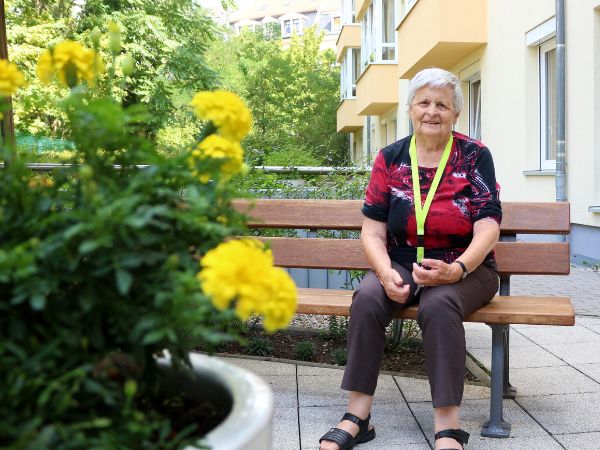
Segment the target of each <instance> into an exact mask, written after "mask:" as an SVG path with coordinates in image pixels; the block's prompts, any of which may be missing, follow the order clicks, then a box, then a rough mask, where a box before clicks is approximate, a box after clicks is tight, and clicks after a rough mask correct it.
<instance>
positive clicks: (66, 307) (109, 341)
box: [0, 88, 243, 449]
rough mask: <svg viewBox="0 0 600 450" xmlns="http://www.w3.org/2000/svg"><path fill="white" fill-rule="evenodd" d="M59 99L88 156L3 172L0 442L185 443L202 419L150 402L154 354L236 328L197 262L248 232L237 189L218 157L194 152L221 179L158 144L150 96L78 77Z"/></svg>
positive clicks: (23, 445)
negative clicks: (223, 176) (65, 164)
mask: <svg viewBox="0 0 600 450" xmlns="http://www.w3.org/2000/svg"><path fill="white" fill-rule="evenodd" d="M56 104H59V103H56ZM60 105H61V107H63V108H64V113H62V115H61V117H64V118H65V120H68V122H69V124H68V126H69V129H71V130H72V133H71V139H72V140H73V142H74V144H75V148H76V150H75V151H74V154H73V158H72V161H73V162H80V163H82V165H81V166H79V167H77V166H75V167H72V168H64V169H62V170H58V171H55V172H54V173H53V174H52V178H47V177H44V176H40V175H36V174H33V173H32V172H30V171H29V170H28V169H27V168H26V167H25V166H24V164H23V163H22V161H20V160H18V161H16V162H12V163H11V164H10V165H9V167H8V168H6V169H4V170H2V171H0V236H2V240H1V241H0V367H2V370H1V371H0V386H2V401H1V402H0V417H2V420H1V421H0V446H2V448H7V449H38V448H39V449H41V448H43V449H82V448H91V449H109V448H110V449H113V448H118V449H139V448H145V449H170V448H180V447H182V446H184V445H186V444H187V443H189V442H191V438H190V433H191V432H192V431H193V430H194V429H195V428H196V427H195V425H190V426H189V427H183V428H179V429H174V428H173V423H172V422H171V421H170V419H169V418H168V417H166V416H164V415H163V414H162V413H160V412H159V411H158V410H157V409H155V408H149V407H148V398H151V397H152V396H153V394H154V393H155V392H156V390H157V381H158V378H157V370H156V366H155V357H156V355H158V354H160V353H161V352H163V350H167V351H168V352H169V353H170V354H171V355H172V357H173V361H174V364H175V366H182V365H185V364H186V361H187V353H188V351H189V349H191V348H193V347H196V346H198V345H202V344H204V345H206V346H210V345H212V346H216V345H218V344H219V343H221V342H224V341H227V340H231V339H234V337H235V333H236V330H234V324H235V322H236V321H235V320H233V319H234V313H233V311H230V310H226V311H224V312H221V311H218V310H216V309H215V308H214V307H213V305H212V303H211V301H210V299H209V298H208V297H207V296H205V295H204V294H203V293H202V291H201V289H200V286H199V282H198V280H197V278H196V274H197V272H198V270H199V265H198V260H199V258H200V257H201V256H202V255H203V254H204V253H205V252H206V251H208V250H209V249H211V248H213V247H215V246H216V245H217V244H219V243H220V242H222V241H223V240H224V239H225V238H227V237H229V236H232V235H239V234H240V233H242V232H243V218H242V217H240V216H239V215H237V214H236V213H235V211H234V210H233V209H232V208H231V205H230V201H231V199H232V198H233V197H235V196H238V194H237V193H236V192H235V191H234V190H233V188H232V187H231V186H230V185H229V184H226V183H224V182H222V181H221V180H220V176H219V171H218V167H217V166H216V165H215V164H214V163H213V164H212V165H211V164H210V163H208V162H207V163H206V167H202V166H200V164H202V163H201V162H199V163H198V164H199V166H198V170H200V171H202V172H206V173H208V174H210V176H211V177H212V179H213V180H214V182H211V183H207V184H200V183H198V181H197V177H196V176H195V175H193V174H192V173H191V172H190V170H188V168H187V167H188V166H187V164H186V160H185V158H186V154H185V153H184V152H182V153H181V154H179V155H177V156H174V157H169V158H167V157H165V156H164V155H162V154H161V153H159V152H157V151H156V149H155V147H154V145H153V144H152V142H150V141H148V140H147V139H146V138H144V135H143V133H140V130H141V129H143V128H144V127H145V125H146V122H145V120H146V119H147V118H149V114H148V112H147V111H146V109H145V108H143V107H139V106H135V105H128V106H121V105H120V104H119V103H117V102H116V101H115V100H113V99H101V98H99V97H97V96H95V95H92V94H90V93H88V92H86V91H85V90H84V89H81V88H77V89H74V90H73V91H72V92H71V93H70V95H69V97H68V98H67V99H66V100H64V101H62V102H61V103H60ZM140 163H151V165H150V166H149V167H148V168H146V169H137V168H136V167H135V165H136V164H140ZM112 164H118V165H120V166H121V169H120V170H115V169H114V168H113V167H112ZM184 194H185V195H184ZM217 218H219V219H217ZM224 223H226V224H227V225H224Z"/></svg>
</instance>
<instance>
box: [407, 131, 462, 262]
mask: <svg viewBox="0 0 600 450" xmlns="http://www.w3.org/2000/svg"><path fill="white" fill-rule="evenodd" d="M450 150H452V136H450V140H449V141H448V143H447V144H446V148H445V149H444V153H442V159H440V164H439V165H438V168H437V170H436V171H435V176H434V177H433V182H432V183H431V187H430V188H429V192H427V197H426V198H425V204H424V205H421V183H420V182H419V162H418V161H417V142H416V138H415V135H414V134H413V137H412V139H411V140H410V147H409V150H408V153H409V155H410V166H411V169H412V184H413V194H414V199H415V218H416V220H417V262H418V263H420V262H421V261H422V260H423V257H424V256H425V247H424V242H425V219H427V213H428V212H429V207H430V206H431V202H432V201H433V197H434V195H435V191H437V188H438V185H439V184H440V179H441V178H442V173H444V169H445V168H446V163H447V162H448V158H449V157H450Z"/></svg>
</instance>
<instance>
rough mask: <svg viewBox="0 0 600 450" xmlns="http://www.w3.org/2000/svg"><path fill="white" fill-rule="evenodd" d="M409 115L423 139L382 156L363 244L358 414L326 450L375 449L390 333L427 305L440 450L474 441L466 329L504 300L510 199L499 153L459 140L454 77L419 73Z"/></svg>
mask: <svg viewBox="0 0 600 450" xmlns="http://www.w3.org/2000/svg"><path fill="white" fill-rule="evenodd" d="M407 103H408V113H409V116H410V119H411V121H412V125H413V128H414V135H412V136H408V137H406V138H404V139H402V140H400V141H398V142H395V143H393V144H392V145H389V146H388V147H385V148H384V149H382V150H381V151H380V152H379V154H378V155H377V157H376V159H375V162H374V165H373V170H372V173H371V179H370V182H369V186H368V188H367V192H366V199H365V203H364V206H363V209H362V212H363V214H364V216H365V217H364V220H363V226H362V234H361V240H362V243H363V246H364V249H365V254H366V256H367V259H368V261H369V263H370V265H371V270H370V271H368V272H367V274H366V275H365V277H364V279H363V280H362V282H361V283H360V286H359V287H358V289H357V290H356V292H355V293H354V297H353V300H352V307H351V310H350V324H349V328H348V364H347V366H346V370H345V372H344V377H343V380H342V389H344V390H347V391H349V400H348V408H347V411H348V412H347V413H346V414H344V416H343V418H342V421H341V422H340V423H339V424H338V425H337V426H336V427H335V428H332V429H331V430H330V431H328V432H327V433H326V434H325V435H324V436H323V437H322V438H321V440H320V445H321V449H323V450H328V449H348V448H352V447H353V446H354V445H356V444H359V443H362V442H368V441H370V440H372V439H374V438H375V430H374V428H373V426H372V425H369V420H370V418H371V414H370V411H371V405H372V402H373V394H374V392H375V387H376V385H377V377H378V375H379V369H380V366H381V360H382V357H383V350H384V344H385V328H386V327H387V325H388V324H389V323H390V321H391V320H392V318H393V316H394V314H396V313H397V312H398V311H400V310H401V309H403V308H405V307H406V306H407V305H410V304H412V303H417V302H418V304H419V309H418V316H417V321H418V324H419V326H420V328H421V330H422V333H423V347H424V350H425V358H426V363H427V372H428V375H429V384H430V388H431V397H432V400H433V408H434V411H433V413H434V427H435V440H436V442H435V448H436V449H450V448H458V449H461V448H463V444H465V443H467V441H468V438H469V434H468V433H466V432H464V431H462V430H461V429H460V424H459V406H460V404H461V400H462V395H463V382H464V371H465V356H466V346H465V332H464V328H463V319H464V318H465V316H468V315H469V314H470V313H472V312H473V311H475V310H477V309H478V308H480V307H482V306H483V305H485V304H486V303H488V302H489V301H490V300H491V299H492V298H493V297H494V295H495V293H496V291H497V289H498V275H497V273H496V265H495V261H494V252H493V248H494V246H495V244H496V242H497V240H498V236H499V224H500V221H501V218H502V210H501V206H500V200H499V197H498V194H499V193H498V189H499V188H498V186H497V184H496V178H495V174H494V163H493V161H492V155H491V153H490V151H489V150H488V149H487V147H485V146H484V145H483V144H482V143H481V142H478V141H476V140H473V139H470V138H469V137H467V136H464V135H462V134H459V133H455V132H453V131H452V126H453V125H454V124H455V123H456V121H457V119H458V115H459V114H460V111H461V109H462V106H463V99H462V93H461V90H460V83H459V80H458V79H457V78H456V76H454V75H453V74H452V73H450V72H447V71H445V70H442V69H426V70H423V71H421V72H419V73H418V74H417V75H415V77H414V78H413V79H412V80H411V81H410V84H409V92H408V102H407Z"/></svg>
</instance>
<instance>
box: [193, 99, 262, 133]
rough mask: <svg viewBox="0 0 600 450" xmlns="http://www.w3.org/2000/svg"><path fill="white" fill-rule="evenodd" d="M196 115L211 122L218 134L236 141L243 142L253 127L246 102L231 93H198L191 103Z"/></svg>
mask: <svg viewBox="0 0 600 450" xmlns="http://www.w3.org/2000/svg"><path fill="white" fill-rule="evenodd" d="M190 104H191V105H192V106H193V107H194V110H195V112H196V115H197V116H198V117H199V118H200V119H202V120H209V121H211V122H212V124H213V125H214V126H215V127H216V128H217V129H218V133H219V134H220V135H221V136H223V137H225V138H227V139H231V140H234V141H241V140H242V139H243V138H244V137H245V136H246V135H247V134H248V133H249V132H250V127H251V125H252V116H251V114H250V110H249V109H248V108H247V107H246V105H245V104H244V102H243V101H242V100H241V99H240V98H239V97H238V96H237V95H235V94H234V93H232V92H229V91H222V90H218V91H213V92H210V91H203V92H199V93H197V94H196V95H195V96H194V98H193V99H192V102H191V103H190Z"/></svg>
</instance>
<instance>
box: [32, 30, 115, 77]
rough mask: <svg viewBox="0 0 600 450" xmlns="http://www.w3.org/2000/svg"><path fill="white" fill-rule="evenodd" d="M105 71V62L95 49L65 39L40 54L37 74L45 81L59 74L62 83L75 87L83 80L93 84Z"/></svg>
mask: <svg viewBox="0 0 600 450" xmlns="http://www.w3.org/2000/svg"><path fill="white" fill-rule="evenodd" d="M103 71H104V62H103V61H102V58H101V57H100V55H99V54H97V53H96V52H95V51H94V50H90V49H87V48H85V47H83V46H82V45H81V44H79V43H78V42H73V41H63V42H60V43H58V44H56V46H54V48H51V49H48V50H46V51H45V52H43V53H42V54H41V55H40V58H39V60H38V66H37V74H38V77H39V78H40V80H42V82H44V83H49V82H50V81H51V80H52V78H53V77H54V76H55V75H57V76H58V79H59V81H60V82H61V83H63V84H65V85H67V86H69V87H73V86H75V85H77V84H78V83H79V82H80V81H81V80H87V82H88V83H90V84H93V83H94V80H95V78H96V75H98V74H99V73H102V72H103Z"/></svg>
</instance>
